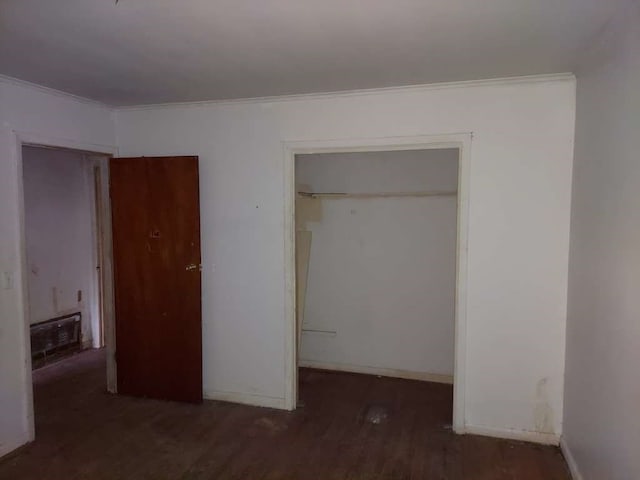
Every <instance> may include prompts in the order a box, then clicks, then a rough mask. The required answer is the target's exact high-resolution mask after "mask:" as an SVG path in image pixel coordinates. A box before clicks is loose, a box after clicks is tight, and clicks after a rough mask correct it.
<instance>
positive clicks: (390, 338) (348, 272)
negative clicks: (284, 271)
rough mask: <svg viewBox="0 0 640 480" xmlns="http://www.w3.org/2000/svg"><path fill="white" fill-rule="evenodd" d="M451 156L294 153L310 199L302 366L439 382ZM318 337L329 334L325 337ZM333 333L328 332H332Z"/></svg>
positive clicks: (450, 354) (444, 357) (449, 264)
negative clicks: (334, 194) (429, 194)
mask: <svg viewBox="0 0 640 480" xmlns="http://www.w3.org/2000/svg"><path fill="white" fill-rule="evenodd" d="M458 156H459V153H458V150H457V149H449V150H441V149H430V150H407V151H395V152H367V153H337V154H334V153H330V154H310V155H299V156H298V157H297V159H296V181H297V183H298V185H299V187H298V188H299V190H302V191H311V192H347V193H364V194H376V193H389V192H395V193H398V192H405V193H410V192H453V195H450V196H446V197H445V196H433V197H420V196H414V197H408V196H407V197H378V198H336V197H317V198H313V199H308V198H303V199H302V200H301V201H299V202H298V203H299V204H301V202H302V204H309V203H310V204H312V206H311V208H310V209H309V210H310V211H311V212H312V213H313V214H312V215H310V216H307V217H306V218H305V215H304V212H305V210H304V209H297V210H296V218H297V219H298V224H297V226H296V228H297V229H306V230H308V231H310V232H311V239H312V241H311V254H310V261H309V272H308V285H307V291H306V302H305V312H304V325H303V335H302V345H301V349H300V352H299V358H300V362H301V365H306V366H317V367H323V368H335V369H340V370H347V371H364V372H376V373H382V374H391V375H400V376H408V377H413V378H428V379H436V378H439V376H442V377H443V378H439V379H441V380H446V379H447V378H446V377H451V376H452V375H453V364H454V326H455V315H454V313H455V312H454V306H455V287H456V285H455V277H456V233H457V197H456V194H455V192H456V191H457V187H458V179H457V170H458ZM327 332H332V333H331V334H327ZM333 332H335V333H333Z"/></svg>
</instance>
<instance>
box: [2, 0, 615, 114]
mask: <svg viewBox="0 0 640 480" xmlns="http://www.w3.org/2000/svg"><path fill="white" fill-rule="evenodd" d="M617 3H618V2H617V0H119V2H118V4H116V3H115V0H55V1H54V0H0V73H2V74H5V75H8V76H12V77H16V78H20V79H23V80H27V81H31V82H34V83H38V84H41V85H46V86H49V87H53V88H56V89H59V90H63V91H66V92H70V93H74V94H76V95H80V96H83V97H87V98H92V99H95V100H99V101H102V102H105V103H108V104H112V105H132V104H147V103H165V102H178V101H194V100H213V99H228V98H242V97H256V96H269V95H281V94H292V93H309V92H327V91H338V90H350V89H360V88H374V87H385V86H399V85H410V84H419V83H433V82H442V81H456V80H471V79H480V78H491V77H504V76H516V75H529V74H540V73H555V72H566V71H571V70H572V69H573V66H574V63H575V61H576V57H577V55H578V54H579V52H580V51H581V50H582V49H583V48H584V46H585V45H586V44H588V42H589V41H590V39H592V38H593V37H594V36H595V35H596V34H597V33H598V32H599V31H600V30H601V29H602V28H603V26H604V24H605V23H606V22H607V20H608V19H609V18H610V16H611V15H612V13H613V10H614V8H615V7H616V4H617Z"/></svg>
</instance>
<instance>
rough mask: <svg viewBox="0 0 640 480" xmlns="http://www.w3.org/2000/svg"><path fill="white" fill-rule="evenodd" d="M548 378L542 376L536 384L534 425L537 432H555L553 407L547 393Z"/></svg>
mask: <svg viewBox="0 0 640 480" xmlns="http://www.w3.org/2000/svg"><path fill="white" fill-rule="evenodd" d="M547 383H548V378H547V377H545V378H542V379H541V380H540V381H538V383H537V385H536V406H535V409H534V414H533V417H534V425H535V428H536V431H537V432H540V433H555V431H554V428H553V408H551V405H550V404H549V400H548V393H547Z"/></svg>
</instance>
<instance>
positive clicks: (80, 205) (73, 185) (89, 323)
mask: <svg viewBox="0 0 640 480" xmlns="http://www.w3.org/2000/svg"><path fill="white" fill-rule="evenodd" d="M22 165H23V173H24V177H23V178H24V181H23V190H24V213H25V240H26V247H27V265H28V281H27V284H28V292H29V322H30V323H32V324H33V323H37V322H42V321H44V320H50V319H52V318H55V317H59V316H61V315H67V314H71V313H76V312H80V313H81V314H82V343H83V345H85V346H92V344H93V342H92V340H93V338H94V335H93V333H94V332H95V333H96V335H95V339H96V341H98V340H99V339H98V322H99V318H98V317H97V315H95V314H96V313H97V310H96V307H97V305H96V304H97V299H96V296H97V295H96V294H97V292H96V290H95V289H96V283H97V282H96V268H95V267H96V263H95V250H96V249H95V239H94V225H93V222H94V219H93V218H94V213H93V212H94V208H95V205H94V191H93V190H94V187H93V179H92V177H91V174H92V170H91V164H90V161H89V160H88V159H87V158H85V156H84V155H83V154H81V153H79V152H73V151H68V150H52V149H48V148H34V147H25V148H24V149H23V150H22ZM78 291H81V292H82V293H81V299H80V300H78ZM95 346H97V345H95Z"/></svg>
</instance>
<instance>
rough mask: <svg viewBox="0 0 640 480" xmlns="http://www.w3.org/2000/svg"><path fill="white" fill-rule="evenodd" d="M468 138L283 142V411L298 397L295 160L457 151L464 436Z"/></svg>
mask: <svg viewBox="0 0 640 480" xmlns="http://www.w3.org/2000/svg"><path fill="white" fill-rule="evenodd" d="M472 139H473V134H472V133H454V134H443V135H421V136H411V137H376V138H364V139H362V138H352V139H341V140H313V141H307V140H303V141H288V142H284V145H283V147H284V179H283V180H284V182H283V183H284V228H285V232H284V240H285V241H284V259H285V268H284V272H285V278H284V290H285V320H284V321H285V325H284V327H285V329H284V331H285V338H284V343H285V388H286V390H285V408H286V409H288V410H295V408H296V404H297V398H298V368H297V366H298V352H297V320H296V262H295V252H296V245H295V238H296V237H295V227H296V225H295V203H296V202H295V195H296V192H295V180H296V179H295V157H296V155H300V154H310V153H346V152H376V151H377V152H379V151H397V150H427V149H435V148H456V149H458V151H459V156H458V221H457V223H458V234H457V255H456V303H455V362H454V375H453V430H454V431H455V432H456V433H458V434H463V433H465V430H466V427H465V425H466V421H465V376H466V375H465V374H466V330H467V328H466V327H467V313H466V307H467V250H468V229H469V178H470V167H471V165H470V161H471V142H472Z"/></svg>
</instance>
